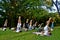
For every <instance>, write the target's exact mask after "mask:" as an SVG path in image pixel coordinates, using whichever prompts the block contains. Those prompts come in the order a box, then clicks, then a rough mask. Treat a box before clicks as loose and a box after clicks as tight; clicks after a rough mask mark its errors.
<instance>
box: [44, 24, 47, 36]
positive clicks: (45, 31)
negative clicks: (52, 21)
mask: <svg viewBox="0 0 60 40" xmlns="http://www.w3.org/2000/svg"><path fill="white" fill-rule="evenodd" d="M44 35H47V36H48V26H47V25H46V26H45V27H44Z"/></svg>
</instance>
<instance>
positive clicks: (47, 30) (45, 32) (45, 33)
mask: <svg viewBox="0 0 60 40" xmlns="http://www.w3.org/2000/svg"><path fill="white" fill-rule="evenodd" d="M50 21H51V18H49V20H48V21H47V22H46V26H45V27H44V35H46V36H49V24H50Z"/></svg>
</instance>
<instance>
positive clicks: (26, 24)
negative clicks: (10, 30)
mask: <svg viewBox="0 0 60 40" xmlns="http://www.w3.org/2000/svg"><path fill="white" fill-rule="evenodd" d="M28 27H29V19H27V20H26V23H25V28H26V30H28Z"/></svg>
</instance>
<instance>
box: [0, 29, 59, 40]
mask: <svg viewBox="0 0 60 40" xmlns="http://www.w3.org/2000/svg"><path fill="white" fill-rule="evenodd" d="M34 31H35V30H31V31H28V32H20V33H16V32H13V31H11V30H9V29H7V30H6V31H2V30H0V40H60V28H54V31H53V32H52V35H51V36H40V35H36V34H33V33H32V32H34Z"/></svg>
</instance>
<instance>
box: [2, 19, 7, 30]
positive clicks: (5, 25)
mask: <svg viewBox="0 0 60 40" xmlns="http://www.w3.org/2000/svg"><path fill="white" fill-rule="evenodd" d="M7 23H8V22H7V19H6V20H5V22H4V26H3V28H2V29H3V31H5V30H6V27H7Z"/></svg>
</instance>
